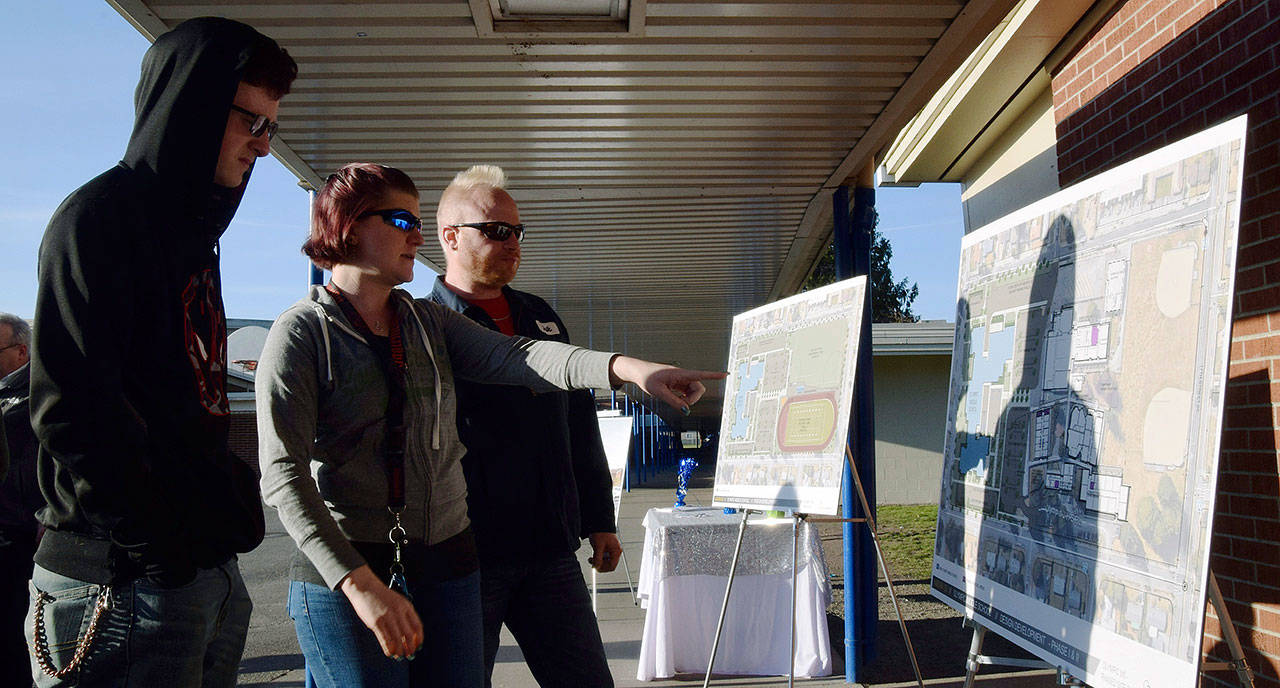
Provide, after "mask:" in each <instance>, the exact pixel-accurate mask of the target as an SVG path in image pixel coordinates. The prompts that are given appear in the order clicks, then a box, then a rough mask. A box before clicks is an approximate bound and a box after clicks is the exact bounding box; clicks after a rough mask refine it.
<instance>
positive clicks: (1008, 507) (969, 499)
mask: <svg viewBox="0 0 1280 688" xmlns="http://www.w3.org/2000/svg"><path fill="white" fill-rule="evenodd" d="M1244 135H1245V120H1244V118H1243V117H1241V118H1239V119H1236V120H1233V121H1231V122H1227V123H1225V124H1222V125H1220V126H1217V127H1214V128H1213V129H1210V130H1208V131H1205V132H1202V133H1201V134H1198V135H1195V136H1192V137H1190V138H1188V139H1185V140H1183V141H1180V142H1178V143H1175V144H1173V145H1170V146H1167V147H1165V148H1162V149H1160V150H1158V151H1155V152H1153V153H1151V154H1149V155H1147V156H1144V157H1142V158H1139V159H1137V160H1134V161H1132V162H1130V163H1127V164H1125V165H1123V166H1120V167H1118V168H1116V169H1114V170H1111V171H1109V172H1106V173H1103V174H1101V175H1099V176H1097V177H1094V178H1092V179H1089V180H1086V181H1084V182H1081V183H1080V184H1077V185H1075V186H1073V187H1071V188H1069V189H1065V190H1063V191H1061V192H1059V193H1057V194H1055V195H1053V196H1051V197H1049V198H1046V199H1044V200H1042V201H1039V202H1037V203H1035V204H1033V205H1031V206H1029V207H1027V208H1024V209H1022V210H1020V211H1018V212H1015V213H1013V214H1011V215H1009V216H1007V217H1005V218H1002V219H1000V220H997V221H996V222H993V223H991V224H990V225H988V226H986V227H983V228H981V229H979V230H976V231H974V232H973V233H971V234H970V235H968V236H966V237H965V239H964V242H963V244H962V247H961V255H960V275H959V285H958V305H957V314H956V338H955V350H954V355H953V360H952V371H951V391H950V398H949V407H948V409H949V410H948V421H947V427H946V437H945V442H944V451H943V470H942V483H941V494H940V505H939V510H938V528H937V541H936V544H935V554H934V564H933V578H932V590H933V594H934V595H935V596H936V597H938V598H939V599H941V600H943V601H944V602H946V603H948V604H949V605H951V606H952V607H955V608H956V609H958V610H960V611H963V612H965V613H966V614H967V615H968V616H970V617H971V618H974V617H976V618H977V620H978V621H979V622H980V623H981V624H982V625H984V626H986V627H987V628H989V629H991V630H993V631H996V632H998V633H1000V634H1001V635H1003V636H1005V637H1007V638H1009V639H1010V640H1012V641H1014V642H1016V643H1018V644H1019V645H1021V646H1022V647H1024V648H1026V649H1027V650H1028V651H1030V652H1032V653H1034V654H1036V655H1038V656H1040V657H1041V658H1043V659H1045V660H1046V661H1048V662H1050V663H1051V664H1052V665H1054V666H1058V667H1062V668H1064V669H1065V670H1066V671H1068V672H1069V673H1070V674H1072V675H1073V676H1076V677H1077V678H1080V679H1083V680H1084V681H1085V682H1086V683H1087V684H1089V685H1090V686H1096V687H1098V688H1121V687H1130V688H1132V687H1136V688H1143V687H1145V686H1162V687H1164V686H1173V687H1178V686H1186V687H1190V686H1195V685H1196V684H1197V680H1198V666H1199V662H1200V657H1201V638H1202V632H1203V628H1202V626H1203V621H1204V599H1205V590H1206V580H1207V571H1208V558H1209V539H1210V535H1211V525H1212V523H1211V522H1212V515H1213V501H1214V495H1215V493H1216V485H1215V483H1216V477H1217V461H1218V449H1219V438H1220V434H1221V433H1220V430H1221V423H1222V405H1223V395H1224V389H1225V384H1226V379H1227V362H1228V353H1229V350H1230V331H1231V308H1232V302H1233V298H1232V295H1233V282H1234V276H1235V256H1236V247H1237V235H1238V229H1239V207H1240V188H1241V178H1242V170H1243V165H1244Z"/></svg>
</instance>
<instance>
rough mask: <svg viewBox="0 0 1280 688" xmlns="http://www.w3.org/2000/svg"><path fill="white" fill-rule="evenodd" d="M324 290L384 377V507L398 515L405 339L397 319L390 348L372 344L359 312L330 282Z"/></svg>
mask: <svg viewBox="0 0 1280 688" xmlns="http://www.w3.org/2000/svg"><path fill="white" fill-rule="evenodd" d="M325 291H327V292H329V294H330V295H331V296H333V298H334V300H335V301H337V302H338V307H339V308H341V309H342V314H343V315H345V316H346V317H347V320H349V321H350V322H351V325H352V326H353V327H355V329H356V331H357V332H359V333H360V334H361V335H363V336H364V337H365V338H367V339H369V342H370V346H371V347H372V348H373V350H374V352H375V353H376V354H377V356H378V360H379V362H380V363H382V370H383V372H384V373H385V374H386V377H387V416H386V425H387V438H386V447H385V452H384V456H383V459H384V461H385V463H386V469H387V508H388V509H390V510H391V512H392V513H393V514H399V512H400V511H402V510H403V509H404V504H405V499H404V450H405V437H406V435H407V434H408V428H407V427H406V426H405V421H404V407H405V400H406V396H407V393H406V390H405V371H406V366H405V358H404V338H403V337H402V336H401V332H400V319H399V318H398V317H393V318H392V319H391V323H390V325H389V326H388V331H387V335H388V336H387V338H388V340H389V344H390V346H389V347H387V348H389V349H390V351H389V352H388V351H387V349H384V348H383V347H380V346H377V345H376V344H374V342H375V341H376V338H377V335H375V334H374V333H373V330H371V329H370V328H369V325H368V324H367V323H365V321H364V318H363V317H361V316H360V312H359V311H357V310H356V307H355V306H354V305H352V303H351V301H350V300H349V299H347V297H346V296H345V295H343V293H342V292H341V291H339V290H338V288H337V287H335V286H334V285H333V283H332V282H330V283H329V284H327V285H325Z"/></svg>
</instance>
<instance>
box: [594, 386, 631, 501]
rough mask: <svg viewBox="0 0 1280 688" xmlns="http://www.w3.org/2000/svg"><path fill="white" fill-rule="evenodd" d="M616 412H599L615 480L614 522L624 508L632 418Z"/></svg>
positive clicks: (605, 450)
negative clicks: (623, 496) (623, 493)
mask: <svg viewBox="0 0 1280 688" xmlns="http://www.w3.org/2000/svg"><path fill="white" fill-rule="evenodd" d="M616 414H617V412H616V411H598V412H597V413H596V420H597V421H598V422H599V423H600V440H601V442H603V443H604V456H605V459H606V460H607V461H608V463H609V475H610V477H612V478H613V514H614V520H615V521H616V520H617V518H618V512H619V510H620V509H621V506H622V488H623V484H624V482H625V480H626V475H627V457H628V456H630V455H631V416H621V415H616Z"/></svg>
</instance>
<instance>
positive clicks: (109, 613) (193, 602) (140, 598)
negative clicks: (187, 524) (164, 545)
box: [25, 559, 253, 688]
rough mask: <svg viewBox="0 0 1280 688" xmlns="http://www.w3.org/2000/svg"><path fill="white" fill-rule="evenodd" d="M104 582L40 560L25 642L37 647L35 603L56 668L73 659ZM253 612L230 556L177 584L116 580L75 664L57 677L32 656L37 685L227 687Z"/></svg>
mask: <svg viewBox="0 0 1280 688" xmlns="http://www.w3.org/2000/svg"><path fill="white" fill-rule="evenodd" d="M103 587H104V586H101V585H97V584H93V583H86V582H84V581H81V580H76V579H74V578H68V577H66V576H62V575H59V574H56V573H53V572H52V571H48V570H46V569H43V568H41V567H40V566H36V567H35V570H34V571H33V572H32V574H31V590H30V594H31V603H30V608H29V610H28V611H27V618H26V623H25V627H26V630H25V633H26V636H27V642H28V643H29V644H30V645H31V647H35V645H34V639H33V638H32V623H33V620H34V616H35V610H36V606H37V604H39V605H40V606H41V607H42V612H43V619H42V624H41V626H42V627H43V629H44V634H45V641H46V645H47V648H48V651H49V658H50V661H51V663H52V665H53V667H54V669H55V670H61V669H63V668H64V667H66V666H67V664H68V663H69V662H71V661H72V657H73V656H74V655H75V651H76V647H77V646H78V645H79V644H80V641H81V640H82V639H83V638H84V635H85V633H86V632H87V630H88V626H89V623H90V620H91V619H92V617H93V615H94V608H95V604H96V603H97V601H98V598H99V593H100V592H101V591H102V589H103ZM38 597H40V598H41V599H43V602H41V600H40V599H38ZM252 610H253V603H252V602H251V601H250V600H249V591H248V590H246V589H245V586H244V580H243V579H242V578H241V577H240V567H239V565H238V564H237V562H236V560H235V559H231V560H230V561H228V562H226V563H224V564H222V565H221V566H217V567H214V568H209V569H199V570H197V572H196V577H195V579H194V580H192V581H191V582H190V583H188V584H186V585H183V586H179V587H176V588H160V587H157V586H156V585H154V584H152V583H151V582H150V581H148V580H146V579H145V578H142V579H138V580H135V581H133V582H131V583H124V584H120V585H115V586H112V587H111V605H110V607H109V608H108V609H107V610H106V611H104V612H103V613H102V614H101V616H100V618H99V620H98V626H97V631H96V633H95V635H94V638H93V642H92V643H91V644H90V645H89V649H88V650H87V651H86V652H85V653H84V659H83V660H82V662H81V664H80V666H79V667H78V668H77V669H76V670H74V671H72V672H69V673H68V674H67V675H65V676H64V677H62V678H60V679H58V678H54V677H51V676H49V675H48V674H46V673H45V671H44V670H43V669H42V668H40V665H39V663H38V662H37V660H36V657H35V655H32V657H31V673H32V675H33V676H34V677H35V679H36V685H37V686H38V687H39V688H46V687H48V686H81V687H82V688H88V687H90V686H109V687H111V688H124V687H126V686H175V687H180V688H187V687H190V688H195V687H196V686H200V687H202V688H211V687H214V686H218V687H226V688H230V687H231V686H234V685H235V684H236V673H237V670H238V668H239V666H240V656H241V655H242V654H244V641H245V636H246V635H247V634H248V632H249V614H250V612H251V611H252Z"/></svg>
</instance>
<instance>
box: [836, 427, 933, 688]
mask: <svg viewBox="0 0 1280 688" xmlns="http://www.w3.org/2000/svg"><path fill="white" fill-rule="evenodd" d="M844 456H845V459H846V460H848V462H849V472H850V473H851V474H852V475H853V485H854V487H856V488H857V489H858V499H859V501H861V502H862V513H863V515H864V516H866V519H867V527H868V528H870V529H871V541H872V542H873V543H875V546H876V559H878V560H879V561H880V570H881V571H882V572H883V573H884V582H885V584H886V585H887V586H888V588H889V599H890V600H891V601H892V602H893V613H894V615H896V616H897V617H898V628H900V629H901V630H902V639H903V640H904V641H906V643H907V656H908V657H910V658H911V668H912V670H914V671H915V672H916V684H917V685H919V686H920V688H924V677H923V676H921V675H920V662H918V661H916V650H915V648H914V647H912V645H911V634H909V633H907V622H906V621H903V619H902V609H901V608H900V607H899V606H898V594H897V593H896V592H894V590H893V576H891V575H889V565H888V564H887V563H885V560H884V550H883V549H881V547H880V535H879V533H878V532H876V522H875V519H874V518H872V516H871V506H870V505H868V504H867V493H866V492H864V491H863V489H862V478H860V477H858V467H857V465H856V464H854V461H853V452H851V451H849V445H847V444H846V445H845V446H844ZM845 580H848V576H847V575H846V576H845ZM846 592H847V591H846ZM846 661H848V660H847V659H846Z"/></svg>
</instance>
